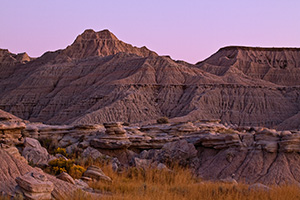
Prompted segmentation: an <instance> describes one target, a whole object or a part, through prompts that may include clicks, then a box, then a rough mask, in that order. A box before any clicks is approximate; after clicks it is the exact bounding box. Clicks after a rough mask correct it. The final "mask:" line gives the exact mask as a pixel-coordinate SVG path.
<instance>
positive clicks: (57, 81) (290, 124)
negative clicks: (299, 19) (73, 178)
mask: <svg viewBox="0 0 300 200" xmlns="http://www.w3.org/2000/svg"><path fill="white" fill-rule="evenodd" d="M3 52H4V51H3ZM299 52H300V50H299V49H289V48H271V49H268V48H267V49H266V48H246V47H227V48H223V49H221V50H220V51H219V52H217V53H216V54H214V55H213V56H211V57H210V58H208V59H207V60H205V61H203V62H201V63H198V64H197V65H191V64H188V63H185V62H178V61H174V60H172V59H171V58H169V57H165V56H158V55H157V54H156V53H154V52H152V51H150V50H148V49H146V48H136V47H132V46H131V45H129V44H126V43H124V42H122V41H120V40H118V39H117V38H116V36H114V35H113V34H112V33H111V32H109V31H108V30H104V31H100V32H95V31H93V30H86V31H85V32H84V33H83V34H81V35H80V36H78V37H77V38H76V40H75V41H74V43H73V44H72V45H70V46H69V47H67V48H66V49H63V50H58V51H56V52H47V53H45V54H44V55H43V56H41V57H40V58H37V59H34V60H31V59H29V62H27V63H23V64H12V65H13V66H7V65H6V64H3V65H1V64H0V65H1V70H0V71H1V74H0V77H3V78H1V79H0V91H1V93H0V108H1V109H3V110H5V111H9V112H11V113H13V114H15V115H17V116H18V117H21V118H22V119H26V120H30V121H39V122H44V123H48V124H49V123H52V124H95V123H103V122H112V121H124V122H129V123H141V122H153V121H155V120H156V119H158V118H159V117H162V116H167V117H168V118H170V121H171V122H186V121H195V120H197V119H221V120H222V122H223V123H225V122H226V123H232V124H238V125H247V126H248V125H251V126H265V127H277V128H280V129H290V130H293V129H299V124H300V121H299V120H298V118H299V117H297V116H298V115H299V111H300V108H299V98H298V96H299V92H300V90H299V84H300V83H299V80H298V75H299V57H300V55H299ZM6 54H7V53H5V55H6ZM4 60H6V59H4ZM4 60H3V61H2V63H5V62H6V61H4ZM0 63H1V62H0ZM187 128H192V127H185V128H184V127H182V131H183V132H184V129H187Z"/></svg>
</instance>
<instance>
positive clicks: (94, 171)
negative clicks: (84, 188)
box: [83, 165, 112, 182]
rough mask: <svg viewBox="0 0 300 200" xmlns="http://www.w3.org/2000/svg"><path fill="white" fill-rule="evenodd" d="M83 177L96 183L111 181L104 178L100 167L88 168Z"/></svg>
mask: <svg viewBox="0 0 300 200" xmlns="http://www.w3.org/2000/svg"><path fill="white" fill-rule="evenodd" d="M83 177H89V178H92V179H93V180H97V181H99V180H103V181H108V182H111V181H112V180H111V178H110V177H108V176H106V175H105V174H104V173H103V171H102V170H101V168H100V167H98V166H95V165H92V166H90V167H88V168H87V170H86V171H85V172H84V174H83Z"/></svg>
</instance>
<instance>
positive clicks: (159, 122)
mask: <svg viewBox="0 0 300 200" xmlns="http://www.w3.org/2000/svg"><path fill="white" fill-rule="evenodd" d="M156 122H157V123H158V124H167V123H169V119H168V118H167V117H161V118H159V119H157V120H156Z"/></svg>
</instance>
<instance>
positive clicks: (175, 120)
mask: <svg viewBox="0 0 300 200" xmlns="http://www.w3.org/2000/svg"><path fill="white" fill-rule="evenodd" d="M299 73H300V49H297V48H258V47H237V46H231V47H224V48H221V49H220V50H219V51H218V52H217V53H215V54H214V55H212V56H211V57H209V58H207V59H206V60H204V61H201V62H198V63H197V64H195V65H194V64H190V63H187V62H184V61H175V60H173V59H171V58H170V57H169V56H159V55H158V54H157V53H155V52H153V51H151V50H149V49H147V48H146V47H142V48H139V47H134V46H132V45H130V44H126V43H124V42H122V41H120V40H119V39H118V38H117V37H116V36H115V35H114V34H112V33H111V32H110V31H108V30H103V31H100V32H95V31H93V30H86V31H84V32H83V33H82V34H81V35H79V36H78V37H77V38H76V40H75V41H74V43H73V44H71V45H70V46H68V47H67V48H66V49H62V50H57V51H55V52H46V53H45V54H43V55H42V56H41V57H39V58H31V57H29V56H28V55H27V54H26V53H20V54H13V53H10V52H9V51H8V50H0V91H1V92H0V131H1V134H0V192H1V193H0V199H2V198H3V199H10V198H15V199H18V198H19V199H23V198H25V199H99V198H103V199H203V198H206V199H257V198H260V199H274V198H279V199H283V198H285V199H293V198H298V197H299V195H300V194H299V188H298V187H299V184H300V176H299V173H298V172H299V171H300V154H299V153H300V112H299V111H300V98H299V96H300V79H299V78H298V77H299V75H300V74H299ZM155 195H156V196H155Z"/></svg>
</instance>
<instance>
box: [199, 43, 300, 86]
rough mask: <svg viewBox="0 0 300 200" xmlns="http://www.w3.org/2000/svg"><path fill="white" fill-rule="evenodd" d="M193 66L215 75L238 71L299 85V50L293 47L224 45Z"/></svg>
mask: <svg viewBox="0 0 300 200" xmlns="http://www.w3.org/2000/svg"><path fill="white" fill-rule="evenodd" d="M197 66H198V67H199V68H200V69H203V70H205V71H209V72H210V73H213V74H216V75H219V76H226V75H228V74H230V73H237V74H238V73H242V74H244V75H246V76H249V77H251V78H256V79H262V80H266V81H269V82H272V83H275V84H279V85H285V86H296V85H299V84H300V80H299V78H298V77H299V75H300V49H297V48H260V47H239V46H231V47H225V48H222V49H220V50H219V51H218V52H217V53H216V54H214V55H212V56H211V57H209V58H208V59H206V60H205V61H203V62H200V63H198V64H197Z"/></svg>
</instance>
